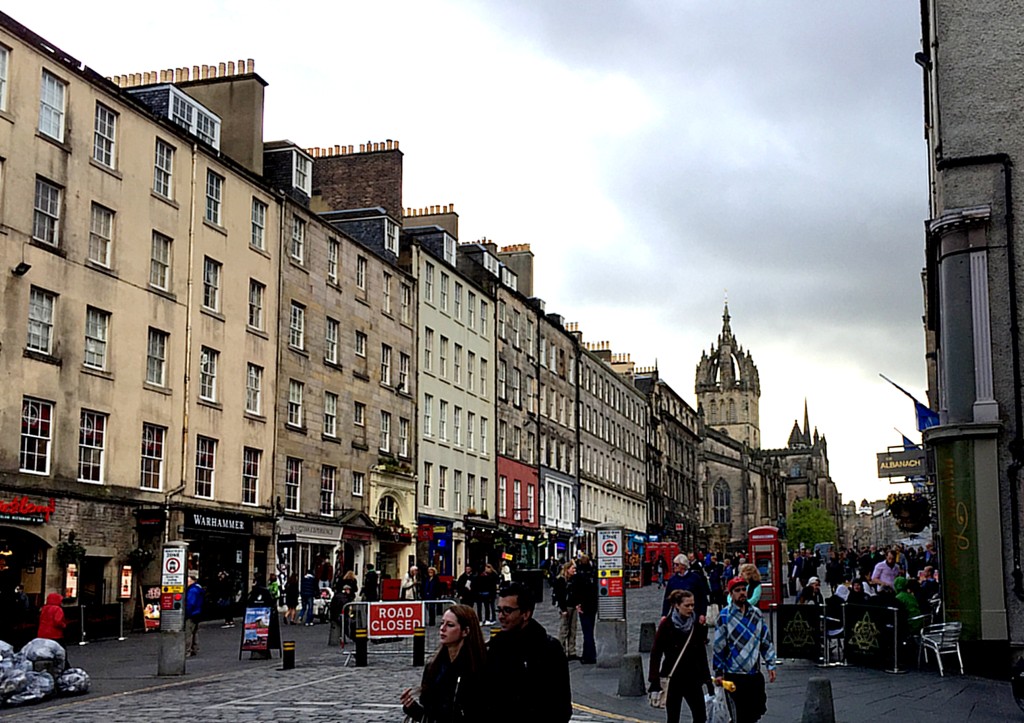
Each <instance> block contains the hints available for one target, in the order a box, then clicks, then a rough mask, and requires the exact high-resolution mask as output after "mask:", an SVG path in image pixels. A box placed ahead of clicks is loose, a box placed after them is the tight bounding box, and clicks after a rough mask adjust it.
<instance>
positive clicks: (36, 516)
mask: <svg viewBox="0 0 1024 723" xmlns="http://www.w3.org/2000/svg"><path fill="white" fill-rule="evenodd" d="M56 509H57V503H56V501H55V500H54V499H53V498H52V497H51V498H50V501H49V502H47V503H46V504H44V505H40V504H36V503H35V502H33V501H32V500H30V499H29V498H28V497H26V496H24V495H22V496H21V497H13V498H11V499H10V500H5V499H0V522H29V523H32V524H35V525H41V524H43V523H44V522H49V521H50V515H52V514H53V513H54V511H55V510H56Z"/></svg>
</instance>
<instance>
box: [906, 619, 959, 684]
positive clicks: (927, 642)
mask: <svg viewBox="0 0 1024 723" xmlns="http://www.w3.org/2000/svg"><path fill="white" fill-rule="evenodd" d="M962 627H963V626H962V625H961V624H960V623H937V624H935V625H929V626H927V627H926V628H924V630H922V631H921V652H920V653H919V654H918V660H917V664H918V666H919V667H920V665H921V657H922V656H923V657H924V659H925V660H926V661H927V660H928V651H929V650H931V651H932V652H933V653H935V659H936V660H937V661H938V662H939V675H943V676H944V675H945V671H944V670H943V668H942V656H943V655H952V654H953V653H956V658H957V661H958V662H959V663H960V674H961V675H963V672H964V659H963V657H962V656H961V655H960V630H961V628H962Z"/></svg>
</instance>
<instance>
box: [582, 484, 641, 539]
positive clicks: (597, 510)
mask: <svg viewBox="0 0 1024 723" xmlns="http://www.w3.org/2000/svg"><path fill="white" fill-rule="evenodd" d="M580 496H581V500H580V508H581V515H580V516H581V517H584V518H586V519H588V520H621V521H622V522H623V523H624V524H625V525H626V526H627V527H633V528H634V529H637V526H640V527H642V526H643V525H645V524H647V510H646V507H645V505H644V503H641V502H636V501H634V500H630V499H625V498H623V497H621V496H619V495H616V494H614V493H612V492H608V491H607V490H604V489H601V488H593V487H591V486H590V485H581V486H580Z"/></svg>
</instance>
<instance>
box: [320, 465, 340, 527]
mask: <svg viewBox="0 0 1024 723" xmlns="http://www.w3.org/2000/svg"><path fill="white" fill-rule="evenodd" d="M337 478H338V468H337V467H332V466H331V465H329V464H325V465H321V466H320V514H321V515H323V516H324V517H330V516H332V515H334V484H335V481H336V480H337Z"/></svg>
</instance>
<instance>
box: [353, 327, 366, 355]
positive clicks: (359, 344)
mask: <svg viewBox="0 0 1024 723" xmlns="http://www.w3.org/2000/svg"><path fill="white" fill-rule="evenodd" d="M355 348H356V356H361V357H364V358H365V357H366V334H365V333H364V332H361V331H357V332H356V342H355Z"/></svg>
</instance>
